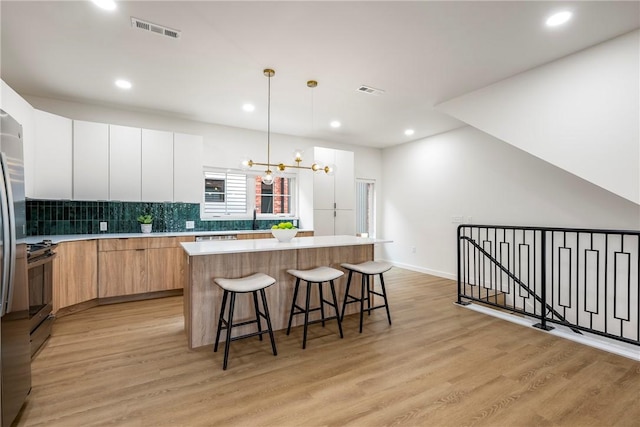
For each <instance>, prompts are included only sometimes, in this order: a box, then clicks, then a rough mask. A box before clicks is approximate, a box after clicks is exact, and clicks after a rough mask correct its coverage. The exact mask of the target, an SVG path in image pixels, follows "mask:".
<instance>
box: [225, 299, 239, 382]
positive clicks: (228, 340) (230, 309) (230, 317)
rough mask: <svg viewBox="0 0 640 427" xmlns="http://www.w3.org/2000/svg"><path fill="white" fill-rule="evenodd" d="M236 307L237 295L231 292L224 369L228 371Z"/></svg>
mask: <svg viewBox="0 0 640 427" xmlns="http://www.w3.org/2000/svg"><path fill="white" fill-rule="evenodd" d="M235 305H236V293H235V292H231V302H230V303H229V320H228V323H227V340H226V342H225V345H224V363H223V364H222V369H223V370H226V369H227V361H228V360H229V347H230V344H231V328H232V327H233V308H234V306H235Z"/></svg>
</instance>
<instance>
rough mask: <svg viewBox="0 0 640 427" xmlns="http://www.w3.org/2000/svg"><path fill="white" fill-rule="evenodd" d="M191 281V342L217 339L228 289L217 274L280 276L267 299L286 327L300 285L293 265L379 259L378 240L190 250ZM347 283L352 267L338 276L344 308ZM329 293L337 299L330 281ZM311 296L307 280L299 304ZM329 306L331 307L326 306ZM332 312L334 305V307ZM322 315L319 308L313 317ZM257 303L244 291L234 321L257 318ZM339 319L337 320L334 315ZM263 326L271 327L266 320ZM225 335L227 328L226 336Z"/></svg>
mask: <svg viewBox="0 0 640 427" xmlns="http://www.w3.org/2000/svg"><path fill="white" fill-rule="evenodd" d="M185 256H186V257H187V258H188V259H187V262H188V268H186V269H185V274H187V276H188V277H187V281H186V283H187V286H186V287H185V288H184V319H185V331H186V334H187V339H188V342H189V348H197V347H202V346H205V345H210V344H213V342H214V340H215V335H216V328H217V326H218V317H219V315H220V304H221V301H222V291H221V289H220V288H219V287H218V286H217V285H216V284H215V283H214V282H213V279H214V278H216V277H226V278H237V277H243V276H248V275H250V274H253V273H264V274H268V275H269V276H271V277H274V278H275V279H276V283H275V284H274V285H273V286H270V287H269V288H267V290H266V295H267V303H268V305H269V311H270V314H271V322H272V325H273V328H274V329H275V330H278V329H285V328H286V327H287V322H288V320H289V311H290V309H291V300H292V298H293V290H294V286H295V278H293V277H292V276H291V275H289V274H288V273H287V270H289V269H298V270H305V269H310V268H314V267H319V266H330V267H333V268H336V269H341V270H343V271H345V270H344V269H342V268H341V267H340V264H341V263H344V262H348V263H360V262H364V261H369V260H373V245H356V246H339V247H327V248H305V249H295V250H282V251H266V252H249V253H232V254H217V255H201V256H191V257H190V256H188V255H187V254H186V253H185ZM346 283H347V273H346V272H345V275H344V276H343V277H341V278H340V279H338V280H336V281H335V284H336V293H337V297H338V304H339V305H338V307H339V309H340V310H341V309H342V301H343V299H344V292H345V289H346ZM323 286H325V289H326V292H325V293H324V297H325V299H327V300H331V292H330V290H329V287H328V285H327V284H325V285H323ZM316 294H317V292H314V291H312V299H311V304H312V306H317V305H318V298H317V296H316ZM304 298H306V286H301V287H300V291H299V293H298V304H302V303H303V302H304ZM326 308H327V309H331V307H329V306H326ZM357 310H358V307H357V304H349V305H348V306H347V311H346V313H347V314H351V313H355V312H356V311H357ZM329 313H331V311H329ZM318 317H319V312H314V313H312V315H311V316H310V318H311V319H315V318H318ZM254 318H255V314H254V308H253V300H252V296H251V294H245V295H238V297H237V299H236V307H235V311H234V323H239V322H242V321H243V320H250V319H254ZM303 321H304V316H296V318H294V320H293V323H292V325H293V326H296V325H299V324H302V323H303ZM333 322H335V321H333ZM255 327H256V326H255V325H248V326H245V327H242V328H234V330H233V336H236V335H240V334H243V333H246V332H247V331H250V330H255ZM263 327H266V325H264V322H263ZM223 337H224V334H223V336H222V337H221V338H223Z"/></svg>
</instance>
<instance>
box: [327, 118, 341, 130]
mask: <svg viewBox="0 0 640 427" xmlns="http://www.w3.org/2000/svg"><path fill="white" fill-rule="evenodd" d="M329 126H331V127H332V128H339V127H340V126H342V123H340V122H339V121H337V120H334V121H332V122H331V123H329Z"/></svg>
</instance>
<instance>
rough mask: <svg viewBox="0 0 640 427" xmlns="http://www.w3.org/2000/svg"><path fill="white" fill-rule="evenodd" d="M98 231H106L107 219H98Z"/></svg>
mask: <svg viewBox="0 0 640 427" xmlns="http://www.w3.org/2000/svg"><path fill="white" fill-rule="evenodd" d="M100 231H107V221H100Z"/></svg>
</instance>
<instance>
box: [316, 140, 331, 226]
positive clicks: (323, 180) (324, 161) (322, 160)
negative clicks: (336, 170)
mask: <svg viewBox="0 0 640 427" xmlns="http://www.w3.org/2000/svg"><path fill="white" fill-rule="evenodd" d="M334 151H335V150H332V149H330V148H324V147H315V148H314V149H313V162H314V163H317V164H319V165H321V166H323V167H324V166H326V165H329V164H335V163H334V162H335V154H334ZM334 203H335V180H334V177H333V176H330V175H327V174H326V173H324V172H322V171H320V172H313V208H314V209H332V210H333V209H334V208H335V205H334ZM314 223H315V221H314Z"/></svg>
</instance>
